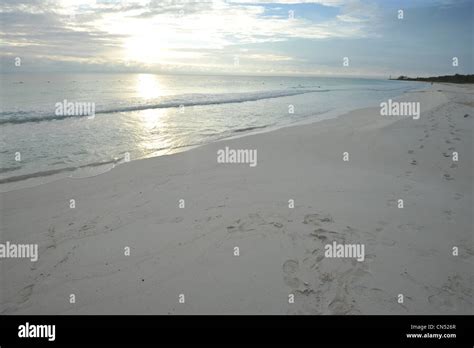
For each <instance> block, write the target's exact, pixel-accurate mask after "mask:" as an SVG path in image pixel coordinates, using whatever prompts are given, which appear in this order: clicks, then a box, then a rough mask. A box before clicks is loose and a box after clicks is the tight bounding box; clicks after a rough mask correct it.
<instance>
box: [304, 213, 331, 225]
mask: <svg viewBox="0 0 474 348" xmlns="http://www.w3.org/2000/svg"><path fill="white" fill-rule="evenodd" d="M320 222H324V223H332V222H334V220H333V218H332V216H331V215H329V214H326V215H320V214H307V215H305V216H304V219H303V223H304V224H305V225H319V223H320Z"/></svg>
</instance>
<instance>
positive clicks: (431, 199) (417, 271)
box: [0, 84, 474, 314]
mask: <svg viewBox="0 0 474 348" xmlns="http://www.w3.org/2000/svg"><path fill="white" fill-rule="evenodd" d="M473 97H474V88H473V87H472V86H469V85H465V86H463V85H452V84H434V85H433V86H432V88H431V89H430V90H427V91H423V92H411V93H406V94H405V95H403V96H402V97H401V98H400V100H406V101H418V102H420V105H421V117H420V119H418V120H414V119H412V118H407V117H397V116H381V115H380V107H378V106H376V107H374V108H369V109H362V110H357V111H354V112H351V113H349V114H346V115H343V116H341V117H339V118H337V119H332V120H326V121H322V122H317V123H313V124H308V125H299V126H293V127H287V128H283V129H280V130H276V131H272V132H267V133H261V134H255V135H249V136H245V137H241V138H236V139H232V140H226V141H220V142H216V143H213V144H209V145H205V146H202V147H199V148H195V149H192V150H190V151H186V152H182V153H178V154H174V155H170V156H162V157H157V158H151V159H144V160H137V161H131V162H129V163H125V164H123V165H119V166H118V167H116V168H114V169H113V170H111V171H110V172H107V173H105V174H102V175H98V176H95V177H89V178H81V179H71V178H67V179H61V180H58V181H55V182H51V183H47V184H43V185H40V186H36V187H30V188H25V189H18V190H14V191H9V192H4V193H1V194H0V209H1V212H0V219H1V220H0V241H1V242H2V243H5V242H6V241H9V242H11V243H18V244H20V243H27V244H30V243H37V244H38V245H39V259H38V261H37V262H31V261H30V260H29V259H15V258H8V259H2V260H1V261H0V267H1V277H0V282H1V283H0V290H1V291H0V313H2V314H472V313H473V296H472V295H473V290H472V289H473V288H472V285H473V279H474V277H473V269H474V267H473V254H474V252H473V220H472V215H473V201H472V199H473V191H472V190H473V162H472V160H473V158H472V157H473V156H472V154H473V122H474V98H473ZM466 115H467V116H466ZM226 146H228V147H229V148H232V149H256V150H257V153H258V160H257V165H256V166H255V167H251V166H249V165H248V164H221V163H218V162H217V160H216V158H217V155H216V154H217V151H218V150H219V149H224V148H225V147H226ZM344 152H348V153H349V161H343V153H344ZM453 152H457V153H458V154H459V161H457V162H456V161H453V159H452V153H453ZM71 199H74V201H75V208H74V209H71V208H70V200H71ZM180 199H184V202H185V207H184V208H180V207H179V200H180ZM291 199H292V200H294V208H289V200H291ZM399 199H403V205H404V206H403V208H399V207H398V202H399V201H398V200H399ZM333 241H336V242H337V243H357V244H363V245H364V246H365V259H364V261H362V262H359V261H357V260H355V259H350V258H332V259H331V258H326V257H325V255H324V246H325V245H326V244H330V243H332V242H333ZM126 247H129V248H130V255H125V252H124V251H125V248H126ZM235 247H238V248H239V255H238V256H236V255H235V249H234V248H235ZM453 247H458V248H459V255H457V256H455V255H453ZM71 294H74V295H75V303H70V295H71ZM180 294H184V298H185V302H184V303H180V302H179V298H180V297H179V296H180ZM290 294H294V296H295V301H294V303H289V295H290ZM399 294H402V295H403V298H404V300H403V303H399V302H398V298H399Z"/></svg>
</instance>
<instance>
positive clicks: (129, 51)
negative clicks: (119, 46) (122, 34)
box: [123, 34, 169, 64]
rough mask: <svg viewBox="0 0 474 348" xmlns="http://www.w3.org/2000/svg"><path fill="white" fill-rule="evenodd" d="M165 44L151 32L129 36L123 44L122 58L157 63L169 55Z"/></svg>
mask: <svg viewBox="0 0 474 348" xmlns="http://www.w3.org/2000/svg"><path fill="white" fill-rule="evenodd" d="M165 44H166V42H163V41H162V40H160V39H159V38H157V36H156V35H152V34H141V35H137V36H131V37H129V38H127V39H126V40H125V42H124V44H123V48H124V58H125V60H127V61H131V62H139V63H144V64H159V63H161V62H162V61H163V59H165V58H166V57H167V56H168V55H169V54H168V53H169V52H168V51H167V49H166V46H165Z"/></svg>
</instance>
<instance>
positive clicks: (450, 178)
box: [443, 174, 454, 180]
mask: <svg viewBox="0 0 474 348" xmlns="http://www.w3.org/2000/svg"><path fill="white" fill-rule="evenodd" d="M443 177H444V178H445V179H446V180H454V178H453V177H452V176H451V175H449V174H444V175H443Z"/></svg>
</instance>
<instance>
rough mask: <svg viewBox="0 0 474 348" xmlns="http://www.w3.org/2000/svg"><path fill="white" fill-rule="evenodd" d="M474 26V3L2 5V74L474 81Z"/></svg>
mask: <svg viewBox="0 0 474 348" xmlns="http://www.w3.org/2000/svg"><path fill="white" fill-rule="evenodd" d="M473 17H474V0H399V1H395V0H347V1H344V0H313V1H303V0H302V1H292V0H280V1H278V0H276V1H251V0H235V1H234V0H227V1H226V0H207V1H197V0H176V1H172V0H161V1H152V0H43V1H41V0H29V1H21V0H2V1H1V3H0V33H1V34H0V68H1V71H3V72H12V71H16V70H18V69H19V68H21V69H22V70H23V71H31V72H50V71H62V72H153V73H167V74H168V73H169V74H173V73H179V74H187V73H191V74H242V75H254V74H255V75H328V76H364V77H366V76H369V77H370V76H374V77H388V76H390V75H391V76H399V75H409V76H433V75H447V74H455V73H459V74H466V73H474V71H473V70H474V68H473V58H474V57H473V55H474V54H473V50H474V39H473V36H474V28H473V25H474V24H473V23H474V18H473ZM18 58H20V59H21V65H20V66H18V63H17V65H15V62H18V61H19V60H18ZM453 58H456V59H453ZM454 60H457V66H456V64H454V66H453V62H454ZM344 63H346V64H344Z"/></svg>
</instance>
